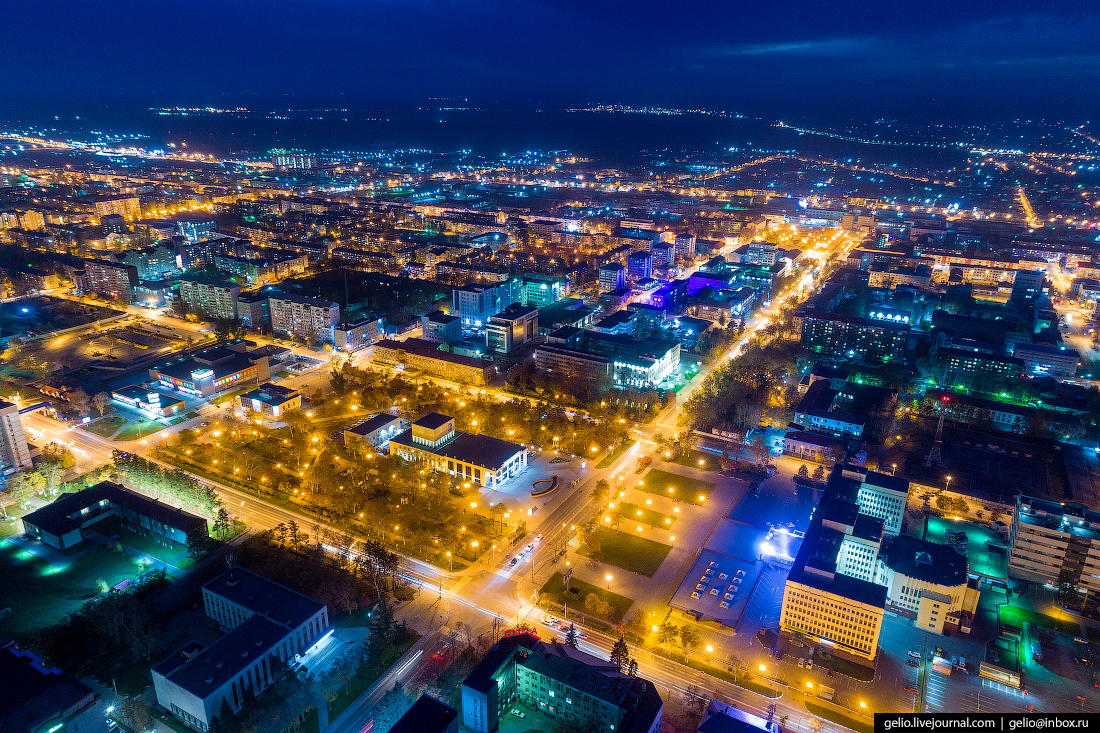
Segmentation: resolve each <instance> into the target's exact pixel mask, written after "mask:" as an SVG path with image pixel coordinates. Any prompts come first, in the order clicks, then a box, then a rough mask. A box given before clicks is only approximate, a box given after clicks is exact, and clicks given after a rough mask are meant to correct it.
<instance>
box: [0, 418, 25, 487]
mask: <svg viewBox="0 0 1100 733" xmlns="http://www.w3.org/2000/svg"><path fill="white" fill-rule="evenodd" d="M0 428H2V430H3V433H4V435H3V437H0V472H2V473H3V474H4V475H5V476H6V475H8V474H9V473H14V472H15V471H22V470H23V469H24V468H30V467H31V452H30V449H29V448H28V447H27V434H26V433H25V432H24V431H23V416H22V415H20V414H19V407H18V406H17V405H13V404H12V403H11V402H5V401H3V400H0Z"/></svg>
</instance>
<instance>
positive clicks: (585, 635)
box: [577, 631, 588, 639]
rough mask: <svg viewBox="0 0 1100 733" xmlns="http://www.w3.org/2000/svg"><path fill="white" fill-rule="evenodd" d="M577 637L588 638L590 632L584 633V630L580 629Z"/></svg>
mask: <svg viewBox="0 0 1100 733" xmlns="http://www.w3.org/2000/svg"><path fill="white" fill-rule="evenodd" d="M577 638H579V639H587V638H588V634H586V633H584V632H583V631H578V632H577Z"/></svg>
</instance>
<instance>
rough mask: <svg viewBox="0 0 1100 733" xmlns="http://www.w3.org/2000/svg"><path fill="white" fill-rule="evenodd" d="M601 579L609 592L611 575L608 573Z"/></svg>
mask: <svg viewBox="0 0 1100 733" xmlns="http://www.w3.org/2000/svg"><path fill="white" fill-rule="evenodd" d="M603 579H604V580H606V581H607V589H608V590H611V574H610V573H608V574H607V575H605V576H604V578H603Z"/></svg>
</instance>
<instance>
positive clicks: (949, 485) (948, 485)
mask: <svg viewBox="0 0 1100 733" xmlns="http://www.w3.org/2000/svg"><path fill="white" fill-rule="evenodd" d="M950 490H951V477H950V476H948V477H947V486H946V487H944V491H950Z"/></svg>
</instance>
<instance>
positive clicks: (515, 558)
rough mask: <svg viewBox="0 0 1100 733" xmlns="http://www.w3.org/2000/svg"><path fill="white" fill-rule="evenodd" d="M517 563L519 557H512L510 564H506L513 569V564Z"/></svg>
mask: <svg viewBox="0 0 1100 733" xmlns="http://www.w3.org/2000/svg"><path fill="white" fill-rule="evenodd" d="M517 562H519V557H518V556H516V557H513V558H512V562H510V563H508V564H509V565H510V566H512V567H515V564H516V563H517Z"/></svg>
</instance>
